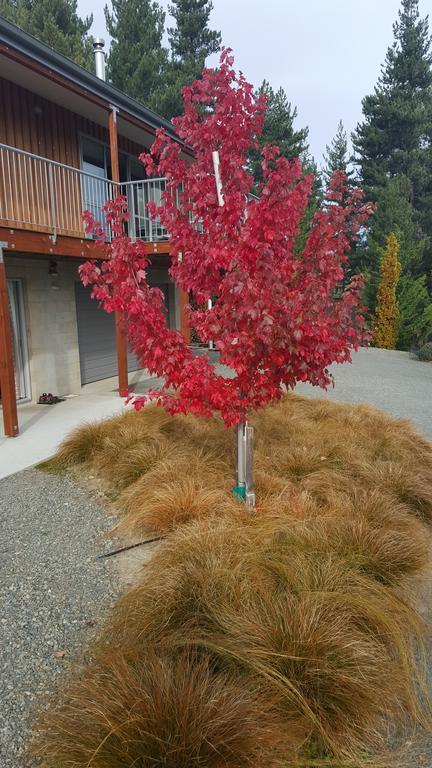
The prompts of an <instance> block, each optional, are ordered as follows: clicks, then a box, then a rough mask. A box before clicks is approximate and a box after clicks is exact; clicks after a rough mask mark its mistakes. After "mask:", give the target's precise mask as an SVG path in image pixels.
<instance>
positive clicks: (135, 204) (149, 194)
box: [120, 179, 168, 242]
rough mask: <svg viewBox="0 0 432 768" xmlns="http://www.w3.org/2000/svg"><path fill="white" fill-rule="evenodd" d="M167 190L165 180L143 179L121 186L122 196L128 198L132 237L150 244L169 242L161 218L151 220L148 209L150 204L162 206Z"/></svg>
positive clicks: (130, 233)
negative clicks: (161, 241)
mask: <svg viewBox="0 0 432 768" xmlns="http://www.w3.org/2000/svg"><path fill="white" fill-rule="evenodd" d="M165 188H166V180H165V179H143V180H141V181H129V182H126V183H123V184H121V185H120V194H122V195H125V197H126V198H127V203H128V211H129V235H130V236H131V237H133V238H138V239H140V240H148V241H150V242H157V241H160V240H168V232H167V231H166V229H165V227H164V226H163V225H162V224H161V221H160V219H159V217H157V218H156V219H151V218H150V214H149V211H148V208H147V204H148V203H156V205H160V204H161V202H162V193H163V192H164V191H165Z"/></svg>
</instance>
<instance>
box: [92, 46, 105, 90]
mask: <svg viewBox="0 0 432 768" xmlns="http://www.w3.org/2000/svg"><path fill="white" fill-rule="evenodd" d="M104 45H105V40H102V38H101V37H96V38H95V40H94V43H93V51H94V57H95V71H96V76H97V77H100V79H101V80H105V52H104Z"/></svg>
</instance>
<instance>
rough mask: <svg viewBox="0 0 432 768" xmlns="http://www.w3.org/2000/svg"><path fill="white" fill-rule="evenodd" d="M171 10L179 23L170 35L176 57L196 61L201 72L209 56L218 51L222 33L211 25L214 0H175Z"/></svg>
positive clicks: (183, 60)
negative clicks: (209, 24) (209, 25)
mask: <svg viewBox="0 0 432 768" xmlns="http://www.w3.org/2000/svg"><path fill="white" fill-rule="evenodd" d="M172 1H173V4H172V5H170V6H169V12H170V14H171V16H172V17H173V19H174V21H175V23H176V26H175V27H170V28H169V29H168V39H169V42H170V46H171V53H172V57H173V60H174V61H177V62H180V63H184V62H190V63H194V64H195V66H196V68H197V74H200V73H201V70H202V69H203V67H204V64H205V60H206V58H207V56H210V54H211V53H216V51H218V50H219V48H220V45H221V34H220V32H216V31H214V30H211V29H209V27H208V23H209V19H210V13H211V11H212V10H213V3H212V2H210V0H172Z"/></svg>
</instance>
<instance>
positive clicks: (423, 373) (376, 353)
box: [296, 347, 432, 440]
mask: <svg viewBox="0 0 432 768" xmlns="http://www.w3.org/2000/svg"><path fill="white" fill-rule="evenodd" d="M330 370H331V372H332V373H333V375H334V380H335V387H334V389H333V388H330V389H329V390H328V392H324V391H323V390H322V389H319V388H318V387H311V386H310V385H309V384H299V385H298V386H297V388H296V392H298V393H299V394H300V395H307V396H308V397H326V398H331V399H332V400H341V401H342V402H346V403H369V404H370V405H374V406H375V407H376V408H381V409H382V410H383V411H387V413H389V414H390V415H391V416H396V417H397V418H403V419H410V420H411V421H412V423H413V424H414V426H416V427H417V429H418V430H419V431H420V432H422V433H423V434H424V435H425V436H426V437H427V438H428V439H429V440H432V363H422V362H420V361H419V360H414V359H411V358H410V356H409V354H408V352H395V351H393V350H388V349H374V348H373V347H370V348H369V349H360V350H359V351H358V352H357V353H355V354H353V364H352V365H332V366H331V368H330Z"/></svg>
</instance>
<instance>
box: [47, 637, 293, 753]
mask: <svg viewBox="0 0 432 768" xmlns="http://www.w3.org/2000/svg"><path fill="white" fill-rule="evenodd" d="M40 728H41V731H42V734H43V735H42V734H41V735H40V736H39V740H38V741H36V742H35V752H36V754H38V755H39V756H40V757H41V758H42V764H43V765H44V766H47V768H48V766H49V767H50V768H132V766H134V768H135V766H136V767H137V768H138V766H139V768H154V767H155V766H161V767H162V766H163V768H203V767H204V766H205V768H207V767H208V768H226V767H227V766H230V767H231V768H248V766H250V768H279V766H280V767H281V768H282V766H288V762H287V761H289V755H290V751H292V743H293V741H294V739H293V737H292V736H290V735H289V734H287V733H284V723H283V721H282V720H281V718H280V717H279V716H278V714H277V711H276V710H275V709H274V707H273V705H272V702H271V700H270V699H269V698H266V697H265V696H262V695H261V693H258V691H257V690H256V686H255V687H254V686H253V685H251V686H248V685H247V683H246V682H245V681H242V680H240V679H239V678H238V677H235V676H234V675H232V674H229V673H227V674H215V672H214V671H213V669H212V666H211V663H210V662H209V660H208V659H206V658H205V657H203V656H202V655H201V656H198V655H197V654H194V653H193V652H188V651H181V652H177V653H176V652H171V653H166V652H164V651H163V650H162V651H161V650H159V651H158V653H157V654H156V653H155V651H154V650H153V649H151V648H146V649H142V650H141V652H140V653H139V654H133V653H132V654H131V653H129V654H127V653H122V652H120V651H103V652H100V653H98V654H97V655H96V658H95V659H94V661H93V664H92V666H91V668H90V670H87V671H86V672H85V673H83V674H82V676H81V677H80V678H78V679H77V680H75V681H74V682H73V683H72V684H71V685H70V686H69V688H68V690H67V692H66V694H65V696H64V700H63V702H62V704H61V706H59V707H58V708H56V709H53V710H49V711H48V712H47V713H46V714H45V716H44V719H43V721H41V723H40Z"/></svg>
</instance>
